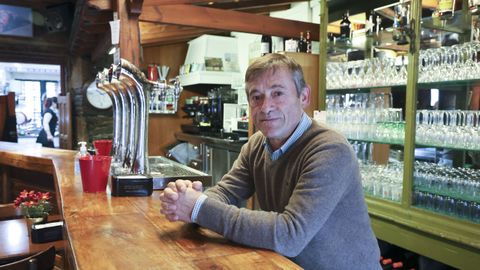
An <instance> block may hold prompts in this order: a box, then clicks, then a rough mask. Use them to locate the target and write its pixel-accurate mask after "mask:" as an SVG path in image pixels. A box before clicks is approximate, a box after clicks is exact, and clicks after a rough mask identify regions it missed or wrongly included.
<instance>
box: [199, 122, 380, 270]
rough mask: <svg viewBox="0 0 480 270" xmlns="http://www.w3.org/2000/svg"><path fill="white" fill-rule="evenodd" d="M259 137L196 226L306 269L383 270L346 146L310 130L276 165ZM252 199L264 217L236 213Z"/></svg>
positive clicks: (323, 131) (213, 193)
mask: <svg viewBox="0 0 480 270" xmlns="http://www.w3.org/2000/svg"><path fill="white" fill-rule="evenodd" d="M264 138H265V137H264V136H263V135H262V134H261V133H260V132H257V133H256V134H254V135H253V136H252V137H251V138H250V139H249V141H248V143H246V144H245V145H244V146H243V147H242V150H241V153H240V155H239V157H238V159H237V160H236V161H235V163H234V165H233V167H232V169H231V170H230V171H229V172H228V173H227V174H226V175H225V176H224V177H223V178H222V181H220V182H219V183H218V185H217V186H215V187H212V188H211V189H209V190H207V191H206V192H205V194H206V195H208V198H207V199H206V200H205V202H204V203H203V205H202V207H201V209H200V212H199V214H198V217H197V223H198V224H199V225H200V226H203V227H206V228H209V229H211V230H214V231H216V232H218V233H220V234H222V235H223V236H225V237H226V238H228V239H230V240H232V241H234V242H237V243H241V244H245V245H248V246H253V247H259V248H266V249H271V250H274V251H276V252H278V253H280V254H282V255H285V256H287V257H289V258H291V259H292V260H293V261H294V262H296V263H297V264H299V265H300V266H302V267H303V268H305V269H329V270H330V269H342V270H343V269H369V270H371V269H381V268H380V265H379V259H380V253H379V249H378V245H377V241H376V239H375V236H374V235H373V232H372V229H371V226H370V219H369V216H368V213H367V207H366V204H365V201H364V198H363V191H362V186H361V182H360V173H359V169H358V164H357V160H356V158H355V155H354V153H353V151H352V149H351V147H350V145H349V144H348V142H347V141H346V140H345V139H344V138H343V137H342V136H341V135H339V134H338V133H336V132H334V131H332V130H329V129H327V128H325V127H323V126H320V125H318V124H317V123H316V122H315V121H313V123H312V125H311V127H310V128H309V129H308V130H307V131H306V132H305V133H304V134H303V135H302V136H301V137H300V138H299V139H298V141H296V142H295V143H294V144H293V145H292V146H291V147H290V148H289V149H288V151H287V152H286V153H284V154H283V155H282V156H281V157H280V158H279V159H278V160H276V161H272V160H271V159H270V156H269V154H268V152H267V151H266V150H265V149H264V146H263V141H264ZM254 192H256V193H257V198H258V203H259V206H260V208H261V209H262V211H254V210H249V209H245V208H238V207H237V205H239V203H240V202H241V201H242V200H245V199H247V198H249V197H250V196H252V195H253V194H254Z"/></svg>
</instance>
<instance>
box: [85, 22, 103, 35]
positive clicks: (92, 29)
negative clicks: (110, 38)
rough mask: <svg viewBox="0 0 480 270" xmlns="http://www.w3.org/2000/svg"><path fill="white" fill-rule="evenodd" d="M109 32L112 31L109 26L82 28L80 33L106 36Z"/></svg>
mask: <svg viewBox="0 0 480 270" xmlns="http://www.w3.org/2000/svg"><path fill="white" fill-rule="evenodd" d="M109 30H110V26H109V25H108V24H101V25H81V26H80V32H83V33H87V34H104V33H106V32H108V31H109Z"/></svg>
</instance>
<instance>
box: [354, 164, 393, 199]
mask: <svg viewBox="0 0 480 270" xmlns="http://www.w3.org/2000/svg"><path fill="white" fill-rule="evenodd" d="M359 166H360V173H361V175H362V186H363V190H364V192H365V193H366V194H369V195H371V196H374V197H377V198H382V199H386V200H391V201H395V202H400V201H401V199H402V190H403V184H402V182H403V163H401V162H397V163H390V164H388V165H377V164H372V163H364V162H359Z"/></svg>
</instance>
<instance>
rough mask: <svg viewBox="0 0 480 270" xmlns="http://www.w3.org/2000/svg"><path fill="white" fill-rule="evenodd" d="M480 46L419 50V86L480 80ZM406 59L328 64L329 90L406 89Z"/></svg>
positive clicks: (461, 45) (374, 59) (470, 45)
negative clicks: (380, 87) (394, 87)
mask: <svg viewBox="0 0 480 270" xmlns="http://www.w3.org/2000/svg"><path fill="white" fill-rule="evenodd" d="M479 53H480V42H478V41H474V42H466V43H463V44H456V45H453V46H449V47H440V48H429V49H425V50H420V53H419V67H418V82H420V83H429V82H442V81H458V80H471V79H478V78H480V61H478V59H479V58H480V55H479ZM407 60H408V59H407V58H406V57H405V56H397V57H396V58H390V57H382V58H368V59H363V60H355V61H348V62H328V63H327V89H329V90H332V89H349V88H362V87H377V86H395V85H405V84H406V82H407V64H408V61H407Z"/></svg>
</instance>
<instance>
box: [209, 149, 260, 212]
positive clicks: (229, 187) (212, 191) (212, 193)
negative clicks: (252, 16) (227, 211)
mask: <svg viewBox="0 0 480 270" xmlns="http://www.w3.org/2000/svg"><path fill="white" fill-rule="evenodd" d="M249 147H250V146H249V144H248V143H247V144H245V145H243V146H242V149H241V151H240V154H239V156H238V158H237V159H236V160H235V162H234V164H233V166H232V168H231V169H230V171H229V172H228V173H227V174H225V175H224V176H223V177H222V179H221V181H220V182H219V183H218V184H217V185H216V186H214V187H211V188H209V189H208V190H206V191H205V194H206V195H207V196H208V197H209V198H211V199H215V200H217V201H220V202H222V203H224V204H229V205H236V206H239V205H240V203H241V202H242V201H244V200H246V199H248V198H250V197H251V196H252V194H253V193H254V192H255V191H254V187H253V181H252V180H251V178H252V176H251V174H250V173H249V170H248V158H247V155H246V151H247V150H246V148H249Z"/></svg>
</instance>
